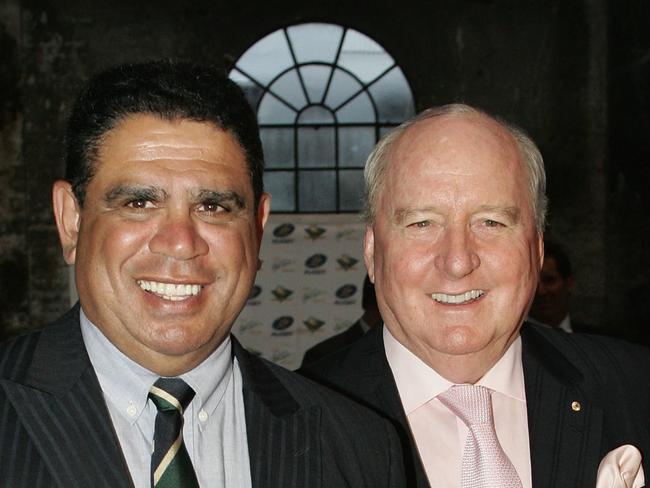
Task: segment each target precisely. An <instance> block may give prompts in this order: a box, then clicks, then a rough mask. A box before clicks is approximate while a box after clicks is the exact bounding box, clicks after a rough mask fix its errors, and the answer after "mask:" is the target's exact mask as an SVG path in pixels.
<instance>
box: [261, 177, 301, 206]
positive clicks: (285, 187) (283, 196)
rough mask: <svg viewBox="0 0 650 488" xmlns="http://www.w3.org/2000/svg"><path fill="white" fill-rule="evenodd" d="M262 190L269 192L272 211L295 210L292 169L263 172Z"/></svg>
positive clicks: (294, 188) (294, 187)
mask: <svg viewBox="0 0 650 488" xmlns="http://www.w3.org/2000/svg"><path fill="white" fill-rule="evenodd" d="M264 190H265V191H267V192H269V193H270V194H271V197H272V199H271V208H272V210H273V211H274V212H295V211H296V204H295V200H294V196H295V194H296V185H295V181H294V175H293V171H266V172H264Z"/></svg>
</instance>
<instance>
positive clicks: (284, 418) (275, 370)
mask: <svg viewBox="0 0 650 488" xmlns="http://www.w3.org/2000/svg"><path fill="white" fill-rule="evenodd" d="M233 348H234V352H235V355H236V357H237V359H238V360H239V364H240V367H241V371H242V376H243V383H244V388H243V394H244V404H245V408H246V430H247V436H248V447H249V453H250V463H251V466H250V467H251V477H252V483H253V487H254V488H267V487H268V488H271V487H277V488H285V487H296V488H305V487H323V488H326V487H335V488H339V487H350V488H358V487H368V488H371V487H372V488H374V487H377V486H385V487H395V488H398V487H402V486H404V483H403V469H402V464H401V453H400V448H399V441H398V439H397V437H396V435H395V433H394V431H393V429H392V428H391V427H390V424H389V423H388V422H386V421H385V420H382V419H380V418H378V417H377V416H376V415H374V414H372V413H371V412H369V411H368V410H366V409H363V408H360V407H359V406H358V405H357V404H355V403H353V402H351V401H349V400H347V399H345V398H343V397H340V396H339V395H337V394H334V393H333V392H330V391H328V390H326V389H324V388H322V387H321V386H319V385H316V384H314V383H312V382H311V381H309V380H306V379H305V378H302V377H300V376H299V375H296V374H295V373H291V372H289V371H287V370H284V369H282V368H279V367H277V366H275V365H272V364H270V363H268V362H266V361H264V360H261V359H259V358H257V357H255V356H252V355H251V354H249V353H247V352H246V351H244V350H243V348H242V347H241V346H240V345H239V344H238V343H237V342H236V341H233ZM215 442H218V440H215ZM0 485H1V486H3V487H4V486H6V487H10V488H38V487H48V488H50V487H60V488H71V487H92V488H100V487H113V488H114V487H129V486H133V485H132V481H131V479H130V476H129V473H128V470H127V467H126V463H125V461H124V457H123V455H122V452H121V449H120V446H119V443H118V440H117V437H116V435H115V432H114V430H113V426H112V424H111V420H110V416H109V413H108V410H107V407H106V404H105V403H104V400H103V396H102V392H101V390H100V386H99V383H98V380H97V377H96V375H95V372H94V370H93V368H92V366H91V364H90V361H89V359H88V355H87V353H86V350H85V347H84V344H83V341H82V337H81V331H80V328H79V312H78V308H77V307H75V308H74V309H73V310H71V311H70V312H68V313H67V314H66V315H65V316H64V317H63V318H62V319H60V320H59V321H58V322H56V323H54V324H53V325H51V326H49V327H47V328H45V329H43V330H42V331H39V332H35V333H32V334H29V335H27V336H24V337H21V338H18V339H17V340H15V341H13V342H10V343H7V344H4V345H2V346H0Z"/></svg>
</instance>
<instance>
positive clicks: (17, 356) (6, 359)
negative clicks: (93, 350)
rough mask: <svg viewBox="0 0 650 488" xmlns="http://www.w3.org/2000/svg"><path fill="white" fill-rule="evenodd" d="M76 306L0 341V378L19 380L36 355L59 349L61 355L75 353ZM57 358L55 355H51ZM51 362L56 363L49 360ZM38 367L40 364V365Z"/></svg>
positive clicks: (78, 336)
mask: <svg viewBox="0 0 650 488" xmlns="http://www.w3.org/2000/svg"><path fill="white" fill-rule="evenodd" d="M78 325H79V308H78V306H75V307H73V308H71V309H70V310H68V311H67V312H66V313H65V314H64V315H62V316H61V317H59V318H58V319H57V320H55V321H54V322H51V323H49V324H45V325H44V326H43V327H42V328H39V329H34V330H33V331H31V332H28V333H26V334H24V335H21V336H18V337H15V338H13V339H11V340H9V341H7V342H4V343H1V344H0V378H3V379H9V380H14V381H21V380H22V377H23V376H24V375H25V374H26V373H27V371H29V370H30V367H32V366H34V364H35V363H39V357H49V356H50V353H56V352H57V351H58V352H61V354H62V356H63V357H74V356H78V354H77V352H78V346H79V344H80V343H81V332H80V331H79V327H78ZM52 357H54V358H57V357H59V356H57V355H56V354H55V355H54V356H52ZM50 363H51V364H55V365H58V366H60V364H59V362H58V361H56V360H52V361H51V362H50ZM39 366H43V365H40V364H39Z"/></svg>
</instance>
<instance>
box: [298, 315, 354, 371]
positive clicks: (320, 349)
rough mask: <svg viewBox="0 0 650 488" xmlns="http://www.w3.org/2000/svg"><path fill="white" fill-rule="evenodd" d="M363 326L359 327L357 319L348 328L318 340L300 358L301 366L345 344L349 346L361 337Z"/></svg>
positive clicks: (313, 361)
mask: <svg viewBox="0 0 650 488" xmlns="http://www.w3.org/2000/svg"><path fill="white" fill-rule="evenodd" d="M363 334H364V332H363V327H361V321H360V320H357V321H356V322H355V323H354V324H352V325H351V326H350V327H349V328H347V329H345V330H344V331H343V332H341V333H339V334H336V335H333V336H332V337H330V338H328V339H325V340H324V341H322V342H319V343H318V344H316V345H315V346H313V347H311V348H309V349H307V352H305V356H304V357H303V358H302V367H303V368H304V367H305V366H307V365H309V364H311V363H315V362H316V361H318V360H319V359H322V358H324V357H325V356H327V355H328V354H332V353H333V352H336V351H338V350H339V349H343V348H344V347H346V346H349V345H350V344H352V343H353V342H356V341H358V340H359V339H361V338H362V337H363Z"/></svg>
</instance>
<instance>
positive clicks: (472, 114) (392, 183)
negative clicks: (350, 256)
mask: <svg viewBox="0 0 650 488" xmlns="http://www.w3.org/2000/svg"><path fill="white" fill-rule="evenodd" d="M545 178H546V177H545V173H544V164H543V160H542V156H541V154H540V153H539V150H538V149H537V147H536V145H535V144H534V142H533V141H532V140H531V139H530V137H528V136H527V135H526V134H525V133H524V132H523V131H521V130H520V129H518V128H516V127H514V126H512V125H510V124H507V123H505V122H502V121H499V120H497V119H496V118H494V117H492V116H490V115H488V114H487V113H485V112H482V111H480V110H477V109H474V108H472V107H469V106H467V105H462V104H454V105H447V106H442V107H437V108H432V109H429V110H427V111H425V112H423V113H422V114H420V115H418V116H417V117H415V118H414V119H412V120H409V121H407V122H406V123H404V124H402V125H401V126H400V127H398V128H397V129H395V130H394V131H392V132H391V133H389V134H388V135H387V136H385V137H384V138H383V139H382V140H381V141H380V142H379V144H378V145H377V147H376V148H375V149H374V151H373V153H372V154H371V155H370V157H369V159H368V162H367V163H366V168H365V211H364V217H365V220H366V226H367V227H366V234H365V242H364V255H365V263H366V267H367V269H368V275H369V276H370V279H371V281H373V282H374V284H375V291H376V293H377V303H378V304H379V310H380V312H381V316H382V319H383V323H384V326H383V327H378V328H375V329H372V330H370V331H369V332H368V333H367V334H366V335H365V336H364V337H362V338H361V339H359V340H358V341H357V342H355V343H354V344H352V345H351V346H349V347H347V348H345V349H343V350H341V351H339V352H336V353H333V354H330V355H328V356H327V357H325V358H323V359H322V360H321V361H319V362H317V363H315V364H312V365H311V366H309V367H308V368H307V371H306V374H307V375H309V376H311V377H312V378H316V379H318V380H319V381H321V382H323V383H324V384H327V385H329V386H331V387H333V388H336V389H338V390H339V391H342V392H344V393H346V394H348V395H349V396H350V397H351V398H354V399H356V400H357V401H359V402H361V403H363V404H365V405H369V406H371V407H372V408H374V409H375V410H376V411H378V412H380V413H381V414H382V415H384V416H386V417H387V418H390V419H392V420H393V422H394V424H395V426H396V427H397V428H398V430H399V433H400V435H401V439H402V447H403V449H404V450H405V453H406V455H405V459H406V469H407V477H408V482H409V486H411V487H418V488H421V487H427V486H431V487H445V488H455V487H462V488H469V487H471V488H477V487H480V488H493V487H510V488H514V487H517V488H518V487H522V488H532V487H535V488H538V487H539V488H541V487H549V488H550V487H553V488H560V487H561V488H569V487H575V488H583V487H587V486H597V480H598V483H599V484H598V487H601V486H608V487H611V486H634V487H639V486H642V485H643V482H644V470H645V471H646V472H647V469H648V459H650V431H649V430H648V428H647V426H648V419H649V418H650V383H649V382H648V378H647V372H648V371H649V370H650V350H648V349H646V348H643V347H640V346H635V345H633V344H628V343H625V342H620V341H616V340H613V339H609V338H605V337H598V336H591V335H581V334H566V333H564V332H561V331H558V330H555V329H551V328H549V327H540V326H535V325H528V326H526V327H523V328H522V324H523V322H524V319H525V317H526V314H527V312H528V309H529V307H530V304H531V302H532V300H533V297H534V295H535V289H536V287H537V282H538V277H539V271H540V269H541V268H542V260H543V256H544V245H543V233H544V224H545V212H546V195H545V186H546V180H545ZM623 479H625V480H626V482H627V483H629V484H627V483H626V484H622V483H623V482H622V480H623ZM611 480H618V481H616V483H619V484H613V483H614V481H611ZM609 481H611V482H609Z"/></svg>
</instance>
